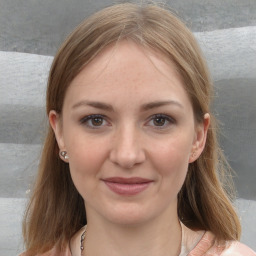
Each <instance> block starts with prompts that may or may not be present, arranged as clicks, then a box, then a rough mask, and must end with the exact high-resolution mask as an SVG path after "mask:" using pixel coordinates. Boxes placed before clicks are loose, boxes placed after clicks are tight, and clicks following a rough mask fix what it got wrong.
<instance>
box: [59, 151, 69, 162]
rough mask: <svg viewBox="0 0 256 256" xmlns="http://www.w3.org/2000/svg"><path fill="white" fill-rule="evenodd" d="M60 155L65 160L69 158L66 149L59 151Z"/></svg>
mask: <svg viewBox="0 0 256 256" xmlns="http://www.w3.org/2000/svg"><path fill="white" fill-rule="evenodd" d="M60 157H61V158H64V159H65V160H68V159H69V157H68V153H67V151H60Z"/></svg>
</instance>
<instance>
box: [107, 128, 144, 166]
mask: <svg viewBox="0 0 256 256" xmlns="http://www.w3.org/2000/svg"><path fill="white" fill-rule="evenodd" d="M141 141H142V140H141V137H140V133H139V132H138V131H136V129H135V128H132V127H130V128H129V127H126V128H120V129H119V131H116V132H115V135H114V138H113V141H112V143H113V144H112V148H111V152H110V161H112V162H113V163H115V164H117V165H119V166H120V167H122V168H125V169H131V168H132V167H133V166H135V165H138V164H140V163H143V162H144V161H145V159H146V156H145V151H144V149H143V147H142V145H141V144H142V143H141Z"/></svg>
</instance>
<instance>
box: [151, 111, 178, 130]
mask: <svg viewBox="0 0 256 256" xmlns="http://www.w3.org/2000/svg"><path fill="white" fill-rule="evenodd" d="M154 118H165V119H166V120H167V121H168V124H165V125H163V126H154V128H155V129H164V128H167V126H169V125H171V124H176V120H175V119H174V118H173V117H171V116H170V115H168V114H164V113H158V114H154V115H152V116H150V117H149V119H148V121H147V124H148V123H149V122H150V121H152V120H153V119H154Z"/></svg>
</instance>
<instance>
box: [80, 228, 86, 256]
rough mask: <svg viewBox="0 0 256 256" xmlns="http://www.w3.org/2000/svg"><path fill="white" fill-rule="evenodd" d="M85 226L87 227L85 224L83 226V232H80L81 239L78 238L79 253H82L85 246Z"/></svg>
mask: <svg viewBox="0 0 256 256" xmlns="http://www.w3.org/2000/svg"><path fill="white" fill-rule="evenodd" d="M86 228H87V226H85V230H84V232H83V233H82V235H81V240H80V250H81V255H82V253H83V250H84V248H85V245H84V240H85V235H86Z"/></svg>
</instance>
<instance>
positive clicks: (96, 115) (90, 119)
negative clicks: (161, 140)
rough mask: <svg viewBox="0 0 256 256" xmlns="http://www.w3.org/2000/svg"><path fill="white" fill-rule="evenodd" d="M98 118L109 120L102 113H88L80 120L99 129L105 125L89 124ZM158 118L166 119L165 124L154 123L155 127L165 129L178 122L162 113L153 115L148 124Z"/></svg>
mask: <svg viewBox="0 0 256 256" xmlns="http://www.w3.org/2000/svg"><path fill="white" fill-rule="evenodd" d="M96 118H99V119H102V122H103V123H104V122H107V121H106V116H104V115H100V114H93V115H88V116H85V117H83V118H82V119H81V120H80V124H82V125H86V126H87V127H89V128H91V129H99V128H101V127H102V126H104V125H102V124H100V125H99V126H97V125H93V124H88V122H89V121H92V120H93V119H96ZM157 118H158V119H163V120H164V125H159V126H158V125H152V126H153V127H154V128H155V129H165V128H167V126H169V125H171V124H175V123H176V120H175V119H174V118H172V117H170V116H169V115H166V114H162V113H161V114H155V115H152V116H151V117H150V118H149V120H148V121H147V124H148V123H150V122H151V121H153V122H154V120H156V119H157ZM166 121H167V122H168V124H166ZM147 126H150V125H147Z"/></svg>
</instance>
